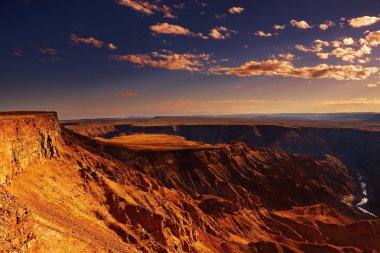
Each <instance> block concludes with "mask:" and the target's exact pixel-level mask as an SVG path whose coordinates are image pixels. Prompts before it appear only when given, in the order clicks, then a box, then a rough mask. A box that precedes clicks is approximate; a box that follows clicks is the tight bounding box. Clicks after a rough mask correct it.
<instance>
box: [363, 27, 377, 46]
mask: <svg viewBox="0 0 380 253" xmlns="http://www.w3.org/2000/svg"><path fill="white" fill-rule="evenodd" d="M365 42H366V43H368V44H369V45H371V46H379V45H380V30H379V31H376V32H371V33H369V34H368V35H367V37H366V38H365Z"/></svg>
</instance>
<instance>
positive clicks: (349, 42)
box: [295, 32, 380, 64]
mask: <svg viewBox="0 0 380 253" xmlns="http://www.w3.org/2000/svg"><path fill="white" fill-rule="evenodd" d="M379 41H380V33H379V34H377V32H373V33H369V34H368V35H367V37H366V38H365V39H363V38H361V39H359V40H357V41H355V40H354V39H353V38H351V37H347V38H340V39H338V40H334V41H331V42H328V41H323V40H315V41H314V43H313V45H312V46H311V47H310V48H308V47H305V46H303V45H299V44H298V45H296V46H295V48H296V49H298V50H300V51H303V52H311V53H315V54H316V56H318V57H319V58H321V59H328V58H330V57H331V56H335V57H336V58H339V59H341V60H343V61H347V62H351V63H353V62H354V61H357V62H358V63H361V64H363V63H367V62H369V61H370V59H369V58H366V59H360V58H362V57H364V56H366V55H370V54H371V53H372V48H371V46H375V45H377V43H379ZM330 46H331V47H333V48H334V49H333V50H332V51H330V52H326V51H325V50H326V49H325V48H326V47H330Z"/></svg>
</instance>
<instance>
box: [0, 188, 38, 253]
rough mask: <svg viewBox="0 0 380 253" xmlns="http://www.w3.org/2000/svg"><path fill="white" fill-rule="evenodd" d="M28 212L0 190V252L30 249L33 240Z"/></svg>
mask: <svg viewBox="0 0 380 253" xmlns="http://www.w3.org/2000/svg"><path fill="white" fill-rule="evenodd" d="M32 226H33V223H32V219H31V214H30V210H29V209H28V208H27V207H26V206H25V205H22V204H20V203H19V202H18V201H17V199H16V198H15V197H14V196H12V195H11V194H10V193H9V192H8V191H6V190H4V189H2V190H0V249H1V252H22V251H27V250H28V249H30V248H31V245H32V243H33V240H34V233H33V228H32Z"/></svg>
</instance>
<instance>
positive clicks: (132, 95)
mask: <svg viewBox="0 0 380 253" xmlns="http://www.w3.org/2000/svg"><path fill="white" fill-rule="evenodd" d="M114 96H115V97H139V96H140V94H139V93H136V92H125V91H123V92H118V93H115V94H114Z"/></svg>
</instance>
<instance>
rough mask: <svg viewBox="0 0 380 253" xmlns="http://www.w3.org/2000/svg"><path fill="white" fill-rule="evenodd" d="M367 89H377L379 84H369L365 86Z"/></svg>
mask: <svg viewBox="0 0 380 253" xmlns="http://www.w3.org/2000/svg"><path fill="white" fill-rule="evenodd" d="M367 87H368V88H377V87H379V84H377V83H369V84H367Z"/></svg>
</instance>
